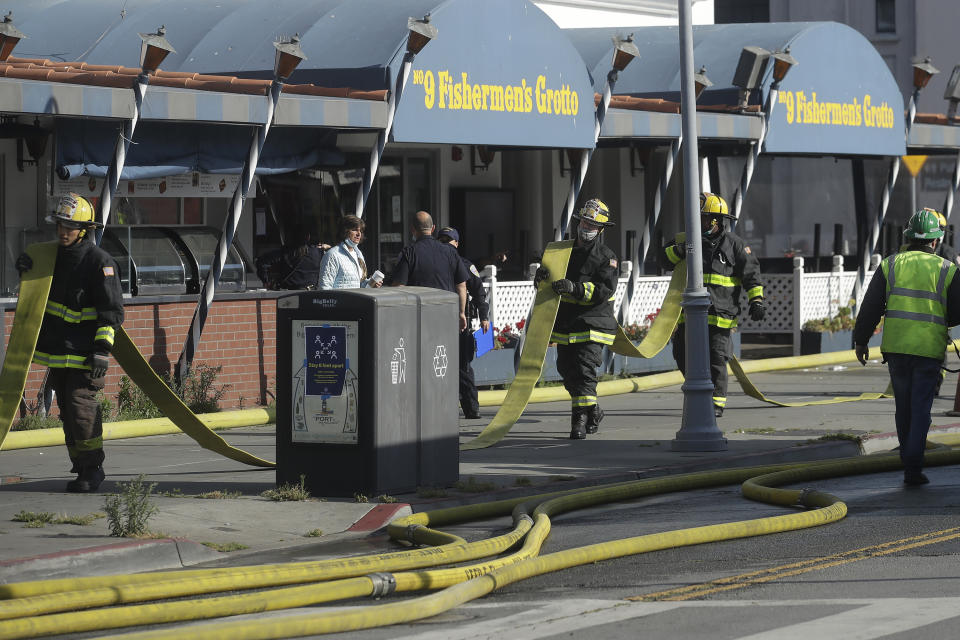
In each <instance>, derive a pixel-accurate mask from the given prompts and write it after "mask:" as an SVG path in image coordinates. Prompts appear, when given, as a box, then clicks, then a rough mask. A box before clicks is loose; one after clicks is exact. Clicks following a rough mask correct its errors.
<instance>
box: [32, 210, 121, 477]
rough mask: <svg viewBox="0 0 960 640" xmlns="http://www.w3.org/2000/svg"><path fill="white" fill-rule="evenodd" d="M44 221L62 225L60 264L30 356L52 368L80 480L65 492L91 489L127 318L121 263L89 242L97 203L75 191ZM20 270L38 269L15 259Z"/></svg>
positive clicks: (59, 227)
mask: <svg viewBox="0 0 960 640" xmlns="http://www.w3.org/2000/svg"><path fill="white" fill-rule="evenodd" d="M47 222H50V223H55V224H56V225H57V240H58V242H59V246H58V247H57V261H56V264H55V266H54V271H53V281H52V282H51V285H50V295H49V297H48V299H47V307H46V309H45V311H44V315H43V323H42V324H41V326H40V336H39V337H38V339H37V348H36V351H35V352H34V355H33V361H34V362H36V363H37V364H41V365H46V366H47V367H49V368H50V374H49V378H48V384H49V385H50V387H51V388H52V389H53V391H54V393H56V395H57V404H58V405H59V407H60V420H61V421H62V422H63V432H64V438H65V440H66V445H67V452H68V454H69V455H70V461H71V462H72V463H73V468H72V469H71V471H72V472H76V473H77V474H78V475H77V478H76V480H71V481H70V482H68V483H67V491H70V492H74V493H89V492H92V491H96V490H97V488H99V486H100V483H101V482H103V479H104V473H103V460H104V453H103V417H102V415H101V407H100V403H99V402H98V401H97V392H98V391H100V390H101V389H103V385H104V381H105V376H106V375H107V365H108V363H109V356H110V352H111V351H112V350H113V339H114V335H115V332H116V330H117V328H119V327H120V325H121V323H122V322H123V293H122V291H121V288H120V278H119V270H118V268H117V264H116V262H114V260H113V258H112V257H110V254H108V253H107V252H106V251H104V250H102V249H101V248H100V247H98V246H97V245H96V244H95V243H94V241H93V240H92V239H91V235H92V234H90V233H89V231H90V230H92V229H95V228H96V227H98V226H101V225H100V224H99V223H98V222H96V221H95V220H94V215H93V207H92V206H91V205H90V203H89V202H88V201H87V200H86V199H85V198H83V197H82V196H79V195H77V194H75V193H70V194H67V195H65V196H63V197H62V198H60V202H59V204H58V206H57V209H56V211H55V212H54V213H53V214H52V215H50V216H47ZM16 267H17V270H18V271H19V272H20V273H21V275H22V274H23V273H25V272H26V271H29V270H30V269H31V268H32V267H33V260H32V259H31V258H30V256H29V255H27V254H25V253H24V254H22V255H21V256H20V257H19V258H17V262H16Z"/></svg>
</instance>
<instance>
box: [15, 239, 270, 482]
mask: <svg viewBox="0 0 960 640" xmlns="http://www.w3.org/2000/svg"><path fill="white" fill-rule="evenodd" d="M27 253H28V254H29V255H30V257H31V258H33V267H32V268H31V269H30V270H29V271H27V272H26V274H24V278H23V279H22V281H21V283H20V297H19V298H18V299H17V309H16V313H15V315H14V319H13V328H12V329H11V331H10V342H9V345H8V346H7V355H6V358H5V359H4V361H3V369H2V371H0V449H2V448H4V444H5V440H6V438H7V434H8V433H9V432H10V427H11V426H12V425H13V420H14V417H15V416H16V412H17V409H18V407H19V406H20V398H21V397H22V396H23V390H24V387H25V386H26V382H27V374H28V373H29V371H30V363H31V361H32V360H33V352H34V350H35V349H36V346H37V337H38V336H39V334H40V325H41V323H42V321H43V313H44V309H45V308H46V305H47V297H48V296H49V294H50V282H51V280H52V279H53V268H54V264H55V263H56V258H57V243H56V242H41V243H37V244H32V245H30V246H28V247H27ZM113 357H114V358H115V359H116V361H117V362H118V363H119V364H120V366H121V367H122V368H123V370H124V371H125V372H126V373H127V375H128V376H129V377H130V379H131V380H132V381H133V382H134V384H136V385H137V386H138V387H140V388H141V389H142V390H143V391H144V393H146V394H147V396H148V397H149V398H150V399H151V400H152V401H153V402H154V404H156V405H157V407H158V408H159V409H160V410H161V411H162V412H163V413H164V415H166V416H167V417H168V418H170V420H171V421H172V422H173V423H174V424H176V425H177V427H179V428H180V430H182V431H183V432H184V433H186V434H187V435H189V436H190V437H191V438H193V439H194V440H196V441H197V443H199V444H200V446H202V447H204V448H205V449H209V450H210V451H213V452H215V453H219V454H220V455H222V456H226V457H227V458H230V459H232V460H236V461H238V462H242V463H244V464H249V465H253V466H257V467H273V466H275V465H274V463H273V462H270V461H268V460H264V459H263V458H259V457H257V456H255V455H252V454H250V453H247V452H246V451H243V450H241V449H237V448H236V447H232V446H230V445H229V444H227V442H226V441H225V440H224V439H223V438H221V437H220V436H218V435H217V434H215V433H214V432H213V431H211V430H210V428H209V427H208V426H207V425H206V424H204V422H203V421H202V420H200V419H199V418H198V417H197V416H196V415H195V414H194V413H193V412H192V411H190V409H189V408H187V406H186V405H185V404H183V401H182V400H180V398H178V397H177V395H176V394H175V393H173V391H171V390H170V388H169V387H168V386H167V385H166V384H165V383H164V382H163V380H161V379H160V377H159V376H158V375H157V374H156V372H155V371H154V370H153V369H152V368H151V367H150V365H149V364H148V363H147V361H146V360H145V359H144V357H143V354H141V353H140V351H139V350H138V349H137V346H136V345H135V344H134V343H133V341H132V340H131V339H130V336H129V335H127V332H126V331H124V329H123V327H120V329H119V331H117V333H116V336H115V341H114V346H113ZM61 442H62V440H61Z"/></svg>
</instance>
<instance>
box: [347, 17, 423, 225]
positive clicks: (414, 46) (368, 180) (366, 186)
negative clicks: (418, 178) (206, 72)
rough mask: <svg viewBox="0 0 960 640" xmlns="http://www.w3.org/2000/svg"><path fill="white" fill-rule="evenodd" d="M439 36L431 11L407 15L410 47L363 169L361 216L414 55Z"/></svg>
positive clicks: (358, 212) (358, 211) (359, 193)
mask: <svg viewBox="0 0 960 640" xmlns="http://www.w3.org/2000/svg"><path fill="white" fill-rule="evenodd" d="M436 37H437V28H436V27H435V26H433V25H432V24H430V14H429V13H428V14H427V15H425V16H423V20H415V19H413V18H408V19H407V50H406V52H405V53H404V54H403V64H402V65H401V67H400V75H399V76H398V77H397V83H396V88H395V89H394V90H393V91H391V92H390V96H389V97H388V99H387V123H386V126H384V128H383V129H382V130H381V131H379V132H378V133H377V145H376V146H375V147H374V148H373V151H371V152H370V165H369V166H368V167H367V169H366V171H364V172H363V183H362V184H361V185H360V189H359V190H358V191H357V205H356V207H355V210H354V212H355V214H356V216H357V217H358V218H362V217H363V210H364V207H366V204H367V200H368V199H369V198H370V190H371V189H372V188H373V179H374V178H375V177H376V176H377V169H378V168H379V167H380V158H382V157H383V150H384V148H385V147H386V146H387V140H388V139H389V138H390V131H391V129H393V118H394V115H395V114H396V111H397V104H398V103H399V102H400V96H401V94H402V93H403V88H404V87H405V86H406V84H407V79H408V78H409V77H410V69H411V68H412V67H413V59H414V58H415V57H416V55H417V54H418V53H420V51H421V50H423V48H424V47H425V46H427V44H428V43H429V42H430V41H431V40H433V39H434V38H436Z"/></svg>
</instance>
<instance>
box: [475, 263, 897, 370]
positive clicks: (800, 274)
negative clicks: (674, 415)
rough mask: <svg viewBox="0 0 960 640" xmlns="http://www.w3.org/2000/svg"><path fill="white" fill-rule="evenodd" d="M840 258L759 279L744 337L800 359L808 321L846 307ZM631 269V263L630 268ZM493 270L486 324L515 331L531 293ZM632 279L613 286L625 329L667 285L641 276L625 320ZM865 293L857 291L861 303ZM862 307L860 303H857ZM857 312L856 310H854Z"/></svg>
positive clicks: (656, 305)
mask: <svg viewBox="0 0 960 640" xmlns="http://www.w3.org/2000/svg"><path fill="white" fill-rule="evenodd" d="M879 260H880V257H879V256H877V255H874V256H873V259H872V260H871V262H870V269H871V270H870V272H869V273H868V274H867V280H866V281H867V282H869V281H870V278H871V277H872V276H873V270H875V269H876V268H877V265H878V264H879ZM842 261H843V258H842V257H840V256H834V257H833V267H832V268H831V270H830V271H829V272H826V273H805V272H804V271H803V258H794V261H793V263H794V269H793V273H770V274H766V275H764V276H763V290H764V299H765V301H766V305H767V313H766V317H764V319H763V320H762V321H761V322H754V321H753V320H751V319H750V318H749V316H747V315H746V308H747V305H746V301H744V303H743V304H742V305H741V306H742V307H743V313H742V314H741V317H740V318H739V320H738V326H739V331H741V332H742V333H789V334H792V335H793V351H794V354H795V355H799V353H800V330H801V328H802V327H803V323H804V322H806V321H807V320H813V319H817V318H825V317H830V316H834V315H836V313H837V311H838V309H839V308H840V307H848V306H850V296H851V294H852V293H853V284H854V282H855V281H856V278H857V272H856V271H843V270H842V269H843V267H842V264H843V262H842ZM628 264H629V263H628ZM538 266H539V265H536V264H532V265H530V269H529V273H530V274H532V273H533V272H534V271H536V268H537V267H538ZM496 274H497V269H496V267H495V266H493V265H490V266H487V267H486V268H485V269H484V270H483V273H482V274H481V275H482V276H483V280H484V287H485V289H486V291H487V299H488V301H489V303H490V322H491V324H492V325H493V326H495V327H497V328H498V329H500V328H502V327H504V326H505V325H516V323H517V322H518V321H520V320H525V319H526V317H527V314H528V313H529V311H530V306H531V305H532V304H533V298H534V289H533V282H532V275H531V280H522V281H514V282H500V281H498V280H497V277H496ZM629 279H630V273H629V269H626V273H625V274H624V276H623V277H621V278H620V279H619V281H618V283H617V293H616V302H615V308H614V315H615V316H616V317H617V318H619V319H620V320H621V323H623V324H633V323H636V324H643V322H644V321H645V320H646V318H647V317H648V316H649V315H650V314H654V313H656V312H657V311H658V310H659V309H660V305H661V303H662V302H663V297H664V296H665V295H666V293H667V287H668V286H669V284H670V277H669V276H641V277H640V278H638V279H637V287H636V291H635V293H634V297H633V299H632V300H630V301H629V310H628V312H627V314H626V316H625V317H623V316H621V315H620V309H621V306H622V305H623V303H624V298H625V297H626V294H627V290H628V282H629ZM865 292H866V287H864V288H863V290H862V291H861V299H862V297H863V293H865ZM857 302H858V303H859V302H860V301H859V300H858V301H857ZM858 306H859V305H858Z"/></svg>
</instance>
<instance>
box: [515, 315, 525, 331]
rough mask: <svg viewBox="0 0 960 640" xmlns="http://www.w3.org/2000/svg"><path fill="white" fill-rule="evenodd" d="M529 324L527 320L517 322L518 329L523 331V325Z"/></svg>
mask: <svg viewBox="0 0 960 640" xmlns="http://www.w3.org/2000/svg"><path fill="white" fill-rule="evenodd" d="M525 324H527V319H526V318H524V319H523V320H517V329H518V330H519V329H523V325H525Z"/></svg>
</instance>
